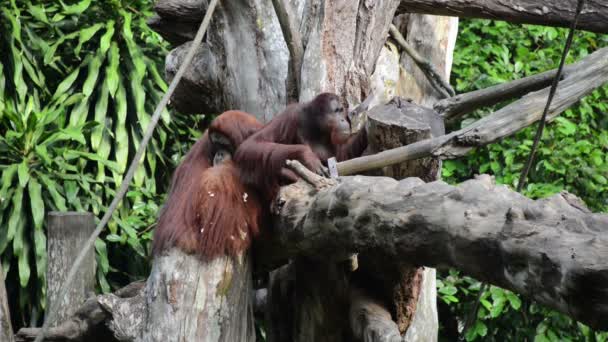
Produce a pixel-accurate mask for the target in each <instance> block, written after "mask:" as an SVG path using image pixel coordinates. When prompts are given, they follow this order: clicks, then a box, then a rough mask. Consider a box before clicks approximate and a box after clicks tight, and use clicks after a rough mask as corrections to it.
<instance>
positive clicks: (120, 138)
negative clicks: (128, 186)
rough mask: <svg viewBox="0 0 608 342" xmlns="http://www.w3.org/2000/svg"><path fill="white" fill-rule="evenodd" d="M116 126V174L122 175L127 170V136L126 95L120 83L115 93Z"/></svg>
mask: <svg viewBox="0 0 608 342" xmlns="http://www.w3.org/2000/svg"><path fill="white" fill-rule="evenodd" d="M115 101H116V103H115V105H114V108H115V109H116V125H115V131H114V134H115V139H114V141H115V142H116V150H115V155H116V163H118V172H120V173H124V172H125V170H126V168H127V163H128V159H127V158H128V157H129V135H128V133H127V94H126V91H125V88H124V86H123V85H122V82H120V83H119V84H118V91H117V93H116V100H115Z"/></svg>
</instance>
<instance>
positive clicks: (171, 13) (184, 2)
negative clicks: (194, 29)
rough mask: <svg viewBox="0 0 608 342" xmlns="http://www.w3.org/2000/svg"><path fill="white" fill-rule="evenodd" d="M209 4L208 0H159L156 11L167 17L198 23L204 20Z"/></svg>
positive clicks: (155, 4) (155, 6)
mask: <svg viewBox="0 0 608 342" xmlns="http://www.w3.org/2000/svg"><path fill="white" fill-rule="evenodd" d="M208 6H209V1H208V0H157V1H156V3H154V11H156V13H158V15H160V16H161V17H163V18H166V19H174V20H176V21H182V22H183V21H187V22H194V23H197V24H198V23H200V22H201V21H202V20H203V17H204V16H205V12H206V11H207V7H208ZM197 26H198V25H197Z"/></svg>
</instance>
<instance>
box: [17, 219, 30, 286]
mask: <svg viewBox="0 0 608 342" xmlns="http://www.w3.org/2000/svg"><path fill="white" fill-rule="evenodd" d="M25 234H26V232H25V220H24V219H21V221H20V225H19V227H18V228H17V232H16V234H15V239H14V240H13V253H14V254H15V255H16V256H17V265H18V266H19V267H18V269H19V284H20V285H21V287H26V286H27V283H28V282H29V280H30V273H31V270H30V263H29V254H30V245H29V244H28V243H26V242H25V239H26V235H25Z"/></svg>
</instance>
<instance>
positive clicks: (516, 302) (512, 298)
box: [507, 291, 521, 310]
mask: <svg viewBox="0 0 608 342" xmlns="http://www.w3.org/2000/svg"><path fill="white" fill-rule="evenodd" d="M507 299H508V300H509V304H511V307H512V308H513V310H519V308H521V299H519V297H518V296H517V295H516V294H515V293H513V292H511V291H509V292H507Z"/></svg>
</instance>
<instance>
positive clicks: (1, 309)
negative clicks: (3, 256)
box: [0, 263, 14, 342]
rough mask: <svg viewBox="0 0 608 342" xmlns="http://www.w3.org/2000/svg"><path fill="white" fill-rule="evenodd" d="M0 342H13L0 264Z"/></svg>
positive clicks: (2, 271)
mask: <svg viewBox="0 0 608 342" xmlns="http://www.w3.org/2000/svg"><path fill="white" fill-rule="evenodd" d="M0 341H6V342H13V341H14V339H13V326H12V323H11V313H10V311H9V310H8V298H7V296H6V287H5V286H4V270H3V269H2V264H1V263H0Z"/></svg>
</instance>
